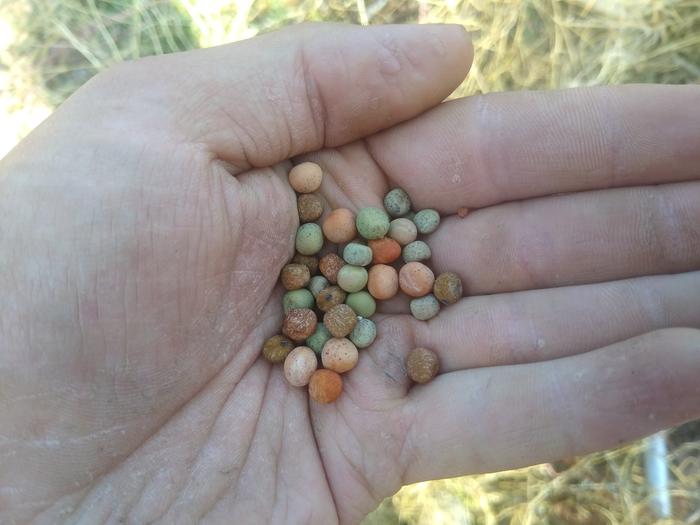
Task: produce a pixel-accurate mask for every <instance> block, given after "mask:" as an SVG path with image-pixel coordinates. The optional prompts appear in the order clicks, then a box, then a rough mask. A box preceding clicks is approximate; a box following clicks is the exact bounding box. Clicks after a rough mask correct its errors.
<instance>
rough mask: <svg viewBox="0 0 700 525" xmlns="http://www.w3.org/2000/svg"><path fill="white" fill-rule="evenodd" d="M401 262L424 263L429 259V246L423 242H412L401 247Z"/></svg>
mask: <svg viewBox="0 0 700 525" xmlns="http://www.w3.org/2000/svg"><path fill="white" fill-rule="evenodd" d="M402 253H403V260H404V261H406V262H414V261H425V260H426V259H430V256H431V255H432V254H431V253H430V246H428V245H427V244H425V243H424V242H423V241H413V242H412V243H409V244H407V245H406V246H404V247H403V252H402Z"/></svg>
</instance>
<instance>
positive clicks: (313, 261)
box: [292, 253, 318, 275]
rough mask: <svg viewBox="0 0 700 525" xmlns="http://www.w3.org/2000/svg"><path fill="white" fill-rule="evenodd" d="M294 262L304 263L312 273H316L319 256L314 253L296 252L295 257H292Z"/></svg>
mask: <svg viewBox="0 0 700 525" xmlns="http://www.w3.org/2000/svg"><path fill="white" fill-rule="evenodd" d="M292 264H303V265H304V266H306V267H307V268H308V269H309V273H310V274H311V275H316V272H317V271H318V257H314V256H313V255H302V254H300V253H295V254H294V257H292Z"/></svg>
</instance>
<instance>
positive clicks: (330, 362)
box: [321, 337, 360, 374]
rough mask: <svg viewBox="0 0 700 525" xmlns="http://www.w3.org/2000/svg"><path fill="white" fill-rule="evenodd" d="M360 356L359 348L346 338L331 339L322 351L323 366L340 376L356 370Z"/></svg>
mask: <svg viewBox="0 0 700 525" xmlns="http://www.w3.org/2000/svg"><path fill="white" fill-rule="evenodd" d="M359 356H360V355H359V352H358V351H357V347H356V346H355V345H354V344H353V343H352V341H350V340H349V339H346V338H345V337H334V338H332V339H329V340H328V341H326V344H325V345H323V350H322V351H321V361H322V362H323V366H324V367H325V368H326V369H328V370H333V371H334V372H338V373H339V374H343V373H345V372H347V371H349V370H352V369H353V368H355V365H356V364H357V360H358V358H359Z"/></svg>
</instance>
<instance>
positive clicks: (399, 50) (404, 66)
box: [98, 24, 472, 170]
mask: <svg viewBox="0 0 700 525" xmlns="http://www.w3.org/2000/svg"><path fill="white" fill-rule="evenodd" d="M471 59H472V48H471V44H470V41H469V38H468V36H467V34H466V33H465V31H464V29H463V28H462V27H460V26H456V25H396V26H373V27H360V26H347V25H339V24H303V25H301V26H296V27H292V28H288V29H285V30H283V31H280V32H276V33H270V34H266V35H264V36H260V37H255V38H253V39H250V40H246V41H243V42H239V43H236V44H230V45H225V46H220V47H216V48H211V49H204V50H197V51H190V52H186V53H178V54H173V55H167V56H160V57H151V58H147V59H142V60H139V61H136V62H132V63H127V64H124V65H121V66H118V67H116V68H114V70H111V71H109V72H107V73H106V74H105V75H104V78H103V81H104V83H103V86H104V87H107V89H110V88H111V89H112V90H114V91H115V93H114V95H115V96H118V94H119V93H121V94H122V95H121V96H124V94H127V95H128V96H130V102H129V104H133V103H134V101H135V99H138V98H139V96H136V95H142V96H143V97H145V99H147V100H148V102H147V103H146V104H147V105H146V104H143V105H142V107H138V108H137V112H138V113H139V118H141V119H142V120H144V119H145V120H147V122H146V127H147V128H148V129H160V130H163V129H167V130H168V131H169V132H171V133H175V134H176V135H177V138H178V140H180V141H182V142H185V143H194V144H197V145H202V144H203V145H205V147H206V148H207V149H208V150H209V151H211V152H212V153H213V154H214V155H215V156H216V157H219V158H221V159H224V160H226V161H228V162H229V163H231V164H233V165H234V166H235V167H236V168H238V169H240V170H244V169H249V168H251V167H262V166H269V165H271V164H274V163H276V162H279V161H281V160H284V159H287V158H289V157H291V156H294V155H298V154H301V153H305V152H309V151H314V150H317V149H319V148H321V147H324V146H337V145H340V144H343V143H346V142H349V141H352V140H354V139H358V138H360V137H363V136H365V135H367V134H370V133H373V132H375V131H378V130H380V129H383V128H386V127H388V126H391V125H393V124H396V123H398V122H401V121H403V120H406V119H408V118H410V117H413V116H415V115H417V114H418V113H420V112H422V111H424V110H426V109H428V108H430V107H432V106H434V105H436V104H438V103H439V102H440V101H442V100H443V99H444V98H445V97H446V96H447V95H449V94H450V93H451V92H452V91H453V90H454V89H455V88H456V87H457V86H458V85H459V83H460V82H461V81H462V79H463V78H464V77H465V75H466V74H467V71H468V70H469V66H470V64H471ZM98 82H99V81H98ZM102 95H104V93H102ZM103 100H104V99H103ZM143 101H144V100H142V102H143ZM137 102H138V100H137ZM136 106H139V104H138V103H137V104H136V105H135V106H134V107H136ZM154 127H155V128H154Z"/></svg>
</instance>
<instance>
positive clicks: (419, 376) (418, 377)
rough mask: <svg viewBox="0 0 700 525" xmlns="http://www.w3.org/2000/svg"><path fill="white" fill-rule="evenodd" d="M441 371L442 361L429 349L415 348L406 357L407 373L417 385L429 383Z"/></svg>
mask: <svg viewBox="0 0 700 525" xmlns="http://www.w3.org/2000/svg"><path fill="white" fill-rule="evenodd" d="M439 369H440V360H439V359H438V356H437V354H436V353H435V352H433V351H432V350H428V349H427V348H421V347H418V348H414V349H413V350H411V351H410V352H409V354H408V356H406V372H407V373H408V377H410V378H411V379H412V380H413V381H415V382H416V383H427V382H428V381H430V380H431V379H433V378H434V377H435V376H436V375H437V373H438V370H439Z"/></svg>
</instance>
